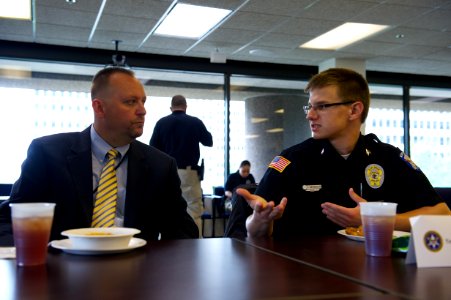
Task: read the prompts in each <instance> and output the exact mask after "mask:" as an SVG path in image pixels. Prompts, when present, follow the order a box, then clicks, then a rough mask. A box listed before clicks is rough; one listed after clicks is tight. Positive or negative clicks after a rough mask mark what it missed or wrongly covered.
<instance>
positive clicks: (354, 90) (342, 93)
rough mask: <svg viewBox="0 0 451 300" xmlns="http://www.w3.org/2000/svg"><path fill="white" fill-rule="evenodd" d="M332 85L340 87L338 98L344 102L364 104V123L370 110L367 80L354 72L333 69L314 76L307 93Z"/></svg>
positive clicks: (362, 119)
mask: <svg viewBox="0 0 451 300" xmlns="http://www.w3.org/2000/svg"><path fill="white" fill-rule="evenodd" d="M331 85H335V86H337V87H338V96H339V97H341V98H342V101H360V102H362V103H363V111H362V116H361V121H362V123H364V122H365V120H366V117H367V116H368V110H369V109H370V90H369V88H368V82H367V81H366V79H365V78H364V77H363V76H362V75H361V74H359V73H357V72H356V71H354V70H350V69H344V68H331V69H328V70H325V71H323V72H321V73H319V74H316V75H315V76H313V77H312V78H311V79H310V81H309V83H308V84H307V87H306V88H305V91H306V92H307V93H308V92H310V91H312V90H314V89H320V88H324V87H327V86H331Z"/></svg>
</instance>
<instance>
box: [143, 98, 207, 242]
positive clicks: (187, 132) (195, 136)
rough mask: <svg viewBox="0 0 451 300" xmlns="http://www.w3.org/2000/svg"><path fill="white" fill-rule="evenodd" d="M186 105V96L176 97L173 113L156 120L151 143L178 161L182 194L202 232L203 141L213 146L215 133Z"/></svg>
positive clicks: (173, 103) (173, 102)
mask: <svg viewBox="0 0 451 300" xmlns="http://www.w3.org/2000/svg"><path fill="white" fill-rule="evenodd" d="M186 108H187V103H186V98H185V97H184V96H182V95H175V96H174V97H172V101H171V107H170V109H171V112H172V114H170V115H168V116H166V117H163V118H161V119H160V120H159V121H158V122H157V123H156V124H155V128H154V131H153V134H152V137H151V139H150V145H151V146H154V147H156V148H157V149H159V150H161V151H163V152H165V153H167V154H169V155H170V156H172V157H174V158H175V160H176V161H177V166H178V174H179V177H180V180H181V188H182V194H183V197H184V198H185V200H186V202H187V203H188V213H189V214H190V215H191V217H192V218H193V219H194V221H195V222H196V224H197V226H198V228H199V232H200V233H199V235H201V234H202V233H201V230H200V229H201V227H202V224H201V223H202V221H201V215H202V212H203V204H202V189H201V186H200V177H199V175H200V174H199V170H200V166H198V162H199V158H200V150H199V143H201V144H202V145H204V146H207V147H212V146H213V137H212V135H211V133H210V132H209V131H208V130H207V128H206V127H205V125H204V123H203V122H202V121H201V120H200V119H198V118H196V117H193V116H190V115H188V114H186Z"/></svg>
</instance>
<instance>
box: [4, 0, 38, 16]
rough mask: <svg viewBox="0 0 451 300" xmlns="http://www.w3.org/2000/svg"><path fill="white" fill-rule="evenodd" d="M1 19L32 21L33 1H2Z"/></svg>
mask: <svg viewBox="0 0 451 300" xmlns="http://www.w3.org/2000/svg"><path fill="white" fill-rule="evenodd" d="M0 18H9V19H21V20H31V0H1V1H0Z"/></svg>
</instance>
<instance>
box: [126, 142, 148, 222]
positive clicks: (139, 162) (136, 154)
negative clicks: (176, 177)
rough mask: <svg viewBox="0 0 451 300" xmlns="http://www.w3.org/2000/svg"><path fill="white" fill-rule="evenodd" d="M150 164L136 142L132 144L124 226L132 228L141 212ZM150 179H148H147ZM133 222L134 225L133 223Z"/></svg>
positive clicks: (129, 155) (129, 157)
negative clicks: (145, 180)
mask: <svg viewBox="0 0 451 300" xmlns="http://www.w3.org/2000/svg"><path fill="white" fill-rule="evenodd" d="M148 168H149V166H148V164H147V163H146V159H145V155H144V154H143V153H142V152H141V151H140V149H139V147H137V145H136V142H132V143H131V144H130V149H129V150H128V170H127V194H126V200H125V211H124V226H130V225H131V224H133V222H134V221H135V220H136V216H135V215H134V214H136V213H139V212H140V207H139V205H140V202H139V198H140V197H141V198H142V195H145V194H146V193H145V191H144V187H145V182H143V179H144V178H147V176H146V175H145V174H147V173H148ZM147 179H148V178H147ZM131 222H132V223H131Z"/></svg>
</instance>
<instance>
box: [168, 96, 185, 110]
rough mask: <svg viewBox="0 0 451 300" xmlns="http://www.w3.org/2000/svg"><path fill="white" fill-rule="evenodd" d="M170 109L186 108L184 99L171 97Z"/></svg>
mask: <svg viewBox="0 0 451 300" xmlns="http://www.w3.org/2000/svg"><path fill="white" fill-rule="evenodd" d="M171 107H186V98H185V97H184V96H182V95H175V96H174V97H172V101H171Z"/></svg>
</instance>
